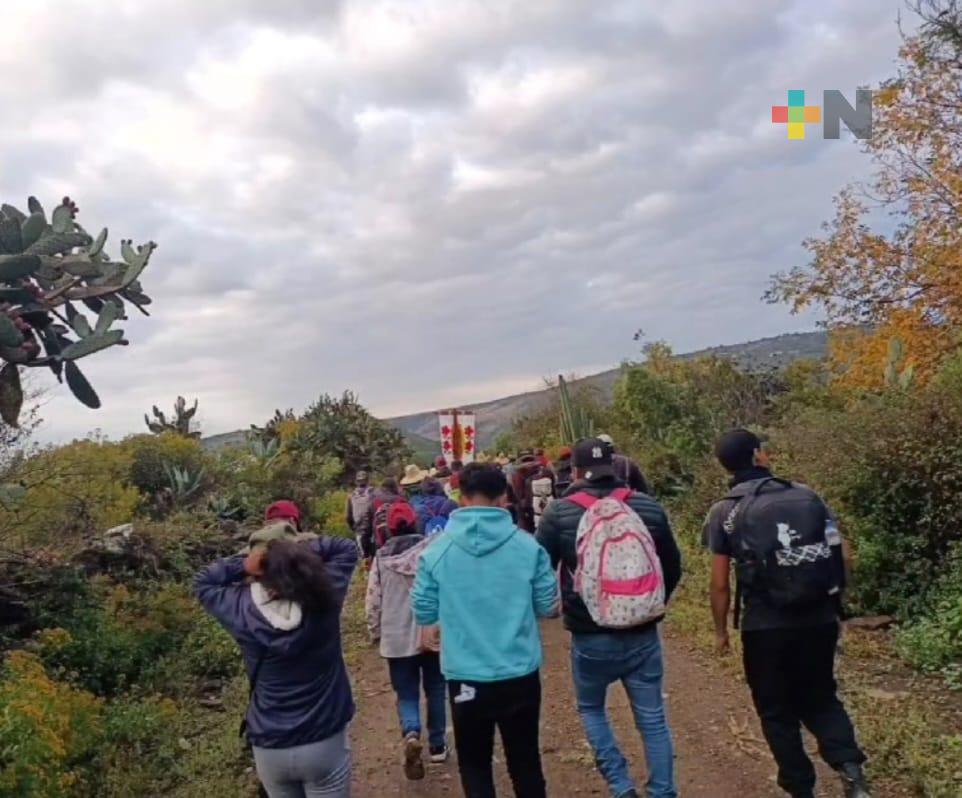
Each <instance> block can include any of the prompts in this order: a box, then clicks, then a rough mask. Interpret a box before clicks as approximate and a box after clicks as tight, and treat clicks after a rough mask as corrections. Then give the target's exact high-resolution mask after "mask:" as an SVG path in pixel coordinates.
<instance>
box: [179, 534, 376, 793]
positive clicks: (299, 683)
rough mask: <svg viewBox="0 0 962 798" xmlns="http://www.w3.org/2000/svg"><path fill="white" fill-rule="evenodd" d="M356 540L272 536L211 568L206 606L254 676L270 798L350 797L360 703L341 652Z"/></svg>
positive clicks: (252, 728)
mask: <svg viewBox="0 0 962 798" xmlns="http://www.w3.org/2000/svg"><path fill="white" fill-rule="evenodd" d="M357 558H358V551H357V545H356V544H355V542H354V541H353V540H347V539H342V538H318V539H317V540H312V541H310V542H309V543H295V542H293V541H289V540H272V541H270V542H268V543H267V544H266V545H265V546H263V547H258V548H255V549H254V550H253V551H252V552H251V553H250V554H249V555H248V556H247V557H246V558H245V557H241V556H237V557H228V558H227V559H224V560H219V561H217V562H215V563H214V564H213V565H209V566H208V567H207V568H205V569H204V570H202V571H201V572H200V573H199V574H198V575H197V577H196V579H195V581H194V592H195V593H196V595H197V598H198V599H199V600H200V602H201V604H203V606H204V609H206V610H207V612H209V613H210V614H211V615H213V616H214V617H215V618H216V619H217V620H218V621H219V622H220V623H221V625H223V626H224V628H225V629H227V631H228V632H230V634H231V636H232V637H233V638H234V639H235V640H236V641H237V643H238V645H239V646H240V648H241V652H242V653H243V655H244V663H245V666H246V669H247V674H248V678H249V679H250V682H251V700H250V705H249V706H248V709H247V717H246V727H247V737H248V739H249V740H250V743H251V745H252V746H253V749H254V761H255V764H256V766H257V775H258V776H259V777H260V780H261V783H262V784H263V785H264V788H265V789H266V790H267V794H268V795H269V796H270V798H319V797H320V796H325V798H347V797H348V796H349V795H350V789H351V756H350V749H349V747H348V740H347V725H348V723H349V722H350V720H351V718H352V717H353V716H354V701H353V698H352V696H351V686H350V683H349V681H348V676H347V669H346V668H345V666H344V657H343V653H342V651H341V622H340V615H341V606H342V605H343V602H344V597H345V595H346V593H347V588H348V584H349V583H350V580H351V575H352V574H353V572H354V568H355V566H356V565H357Z"/></svg>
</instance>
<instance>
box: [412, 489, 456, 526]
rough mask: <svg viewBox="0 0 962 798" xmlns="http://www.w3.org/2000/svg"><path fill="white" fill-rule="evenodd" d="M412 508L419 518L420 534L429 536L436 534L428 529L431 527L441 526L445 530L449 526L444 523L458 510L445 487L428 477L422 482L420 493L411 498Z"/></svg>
mask: <svg viewBox="0 0 962 798" xmlns="http://www.w3.org/2000/svg"><path fill="white" fill-rule="evenodd" d="M411 506H412V507H413V508H414V512H415V513H417V516H418V532H419V533H421V534H423V535H429V536H430V535H431V534H433V533H435V530H429V529H428V527H429V526H435V527H436V526H438V525H440V526H441V528H442V529H443V528H444V527H446V526H447V524H446V523H443V522H445V521H446V520H447V519H448V518H450V517H451V513H453V512H454V511H455V510H457V509H458V505H457V504H456V503H455V502H454V500H452V499H450V498H448V495H447V493H445V492H444V486H443V485H442V484H441V483H440V482H439V481H438V480H436V479H434V478H433V477H426V478H425V479H424V480H423V481H422V482H421V489H420V491H419V492H418V493H417V494H415V495H414V496H412V497H411Z"/></svg>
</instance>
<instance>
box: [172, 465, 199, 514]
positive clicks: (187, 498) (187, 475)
mask: <svg viewBox="0 0 962 798" xmlns="http://www.w3.org/2000/svg"><path fill="white" fill-rule="evenodd" d="M164 474H165V475H166V477H167V490H168V492H169V495H170V498H171V501H172V503H173V505H174V506H175V507H184V506H186V505H188V504H190V502H192V501H193V500H194V499H196V498H197V496H198V495H199V494H200V492H201V491H202V490H203V488H204V480H205V478H206V476H207V472H206V470H205V469H203V468H201V469H200V470H199V471H197V472H196V473H193V474H192V473H191V472H190V471H188V470H187V469H186V468H181V467H180V466H178V465H171V464H170V463H164Z"/></svg>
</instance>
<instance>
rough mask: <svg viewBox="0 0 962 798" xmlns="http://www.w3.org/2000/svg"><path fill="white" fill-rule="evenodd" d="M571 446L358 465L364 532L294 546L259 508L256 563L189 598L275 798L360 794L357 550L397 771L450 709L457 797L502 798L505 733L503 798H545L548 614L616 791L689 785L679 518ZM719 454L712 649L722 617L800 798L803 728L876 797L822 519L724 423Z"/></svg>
mask: <svg viewBox="0 0 962 798" xmlns="http://www.w3.org/2000/svg"><path fill="white" fill-rule="evenodd" d="M561 455H562V456H561V457H560V458H559V461H560V462H559V461H556V462H555V463H554V464H550V463H548V462H547V459H546V458H544V456H543V454H542V453H540V452H525V453H523V454H522V455H521V456H520V457H519V458H518V459H517V460H516V461H515V462H514V463H511V464H507V463H505V462H490V463H471V464H469V465H467V466H464V467H463V468H461V467H460V464H454V467H453V468H450V467H447V466H446V464H443V463H439V464H436V469H435V470H434V473H433V474H430V473H424V472H421V471H420V469H417V468H416V467H409V468H408V469H407V470H406V471H405V475H404V477H402V479H401V480H400V481H399V482H395V481H393V480H386V481H385V482H383V483H382V484H381V486H380V487H379V488H378V489H374V488H372V487H371V486H370V484H369V478H368V475H367V474H364V473H361V474H359V475H358V482H357V487H356V490H355V491H354V493H353V494H352V496H351V499H350V501H349V505H348V511H347V513H348V519H349V521H350V522H351V524H352V527H353V529H354V530H355V532H356V534H357V541H352V540H347V539H342V538H327V537H318V538H313V537H311V538H309V539H307V540H304V539H303V538H304V537H305V535H304V533H303V532H301V530H300V524H299V521H300V519H299V515H298V514H297V508H296V507H294V506H293V505H290V503H278V504H283V505H285V508H283V509H282V510H278V509H277V507H276V506H273V507H272V509H271V510H269V513H268V515H269V517H271V520H272V521H273V522H274V524H273V525H272V526H270V527H268V528H267V529H268V531H267V532H263V531H262V533H260V534H259V536H257V539H256V540H253V541H252V544H253V545H252V547H251V550H250V552H249V553H247V554H246V555H239V556H237V557H233V558H228V559H226V560H221V561H219V562H217V563H214V564H213V565H211V566H209V567H208V568H206V569H205V570H203V571H202V572H201V573H200V574H199V575H198V577H197V579H196V585H195V589H196V593H197V595H198V597H199V599H200V601H201V602H202V603H203V605H204V607H205V608H206V609H207V610H208V611H209V612H210V613H211V614H212V615H214V616H215V617H216V618H217V619H218V620H219V621H220V622H221V623H222V624H223V625H224V626H225V627H226V628H227V630H228V631H229V632H230V633H231V634H232V635H233V636H234V638H235V639H236V640H237V642H238V644H239V645H240V648H241V650H242V652H243V655H244V660H245V664H246V668H247V673H248V675H249V677H250V683H251V701H250V706H249V708H248V711H247V716H246V735H247V738H248V739H249V741H250V743H251V745H252V747H253V751H254V759H255V763H256V767H257V773H258V776H259V777H260V780H261V783H262V784H263V787H264V789H265V790H266V792H267V794H268V795H269V796H270V798H314V797H316V796H329V797H330V796H338V797H340V796H348V795H349V794H350V770H351V759H350V747H349V743H348V738H347V728H348V724H349V722H350V720H351V718H352V716H353V714H354V704H353V700H352V696H351V688H350V681H349V678H348V673H347V669H346V667H345V664H344V660H343V653H342V650H341V642H340V640H341V638H340V611H341V607H342V605H343V603H344V600H345V596H346V593H347V587H348V583H349V581H350V579H351V576H352V573H353V572H354V570H355V568H356V566H357V563H358V562H359V561H360V560H363V561H364V563H365V566H366V568H367V569H368V573H367V592H366V600H365V612H366V617H367V624H368V630H369V633H370V636H371V639H372V641H373V642H374V643H375V644H376V645H377V646H378V648H379V651H380V654H381V656H382V657H384V659H385V660H386V662H387V670H388V678H389V679H390V683H391V685H392V687H393V689H394V692H395V694H396V697H397V709H398V717H399V725H400V730H399V731H400V734H399V748H400V751H399V758H400V760H401V761H402V762H403V769H404V774H405V775H406V777H407V778H409V779H412V780H418V779H423V778H425V777H426V773H427V768H426V764H427V765H430V764H440V763H443V762H445V761H446V760H447V759H448V757H449V751H448V737H447V727H448V714H449V712H450V719H451V725H452V726H453V731H454V735H453V737H454V747H455V751H456V754H457V763H458V769H459V772H460V777H461V786H462V788H463V791H464V794H465V796H467V798H492V797H493V796H495V794H496V792H495V782H494V776H493V769H492V760H493V750H494V742H495V734H496V732H498V733H500V736H501V741H502V745H503V748H504V754H505V759H506V763H507V769H508V773H509V776H510V778H511V782H512V784H513V787H514V792H515V795H517V796H518V797H519V798H541V796H545V795H546V794H547V788H546V781H545V777H544V770H543V765H542V760H541V754H540V744H539V730H540V716H541V691H542V678H541V666H542V644H541V635H540V627H539V623H538V622H539V619H542V618H551V617H555V616H557V615H559V614H560V615H562V616H563V619H564V626H565V628H566V629H567V630H568V631H569V632H570V633H571V673H572V679H573V682H574V693H575V696H576V701H577V711H578V714H579V716H580V718H581V721H582V725H583V727H584V731H585V735H586V737H587V739H588V742H589V743H590V745H591V747H592V749H593V751H594V754H595V761H596V764H597V767H598V770H599V771H600V773H601V775H602V776H603V777H604V779H605V781H606V782H607V784H608V787H609V790H610V793H611V795H612V796H615V798H633V797H636V796H639V795H642V794H643V795H646V796H647V798H675V797H676V796H678V795H679V792H678V787H677V784H676V780H675V768H674V761H675V752H674V748H673V744H672V736H671V732H670V728H669V723H668V718H667V715H666V710H665V699H664V691H663V675H664V662H663V658H662V647H661V641H660V637H659V633H658V624H659V622H660V621H661V620H662V619H663V618H664V616H665V613H666V608H667V606H668V603H669V600H670V598H671V595H672V593H673V591H674V590H675V588H676V586H677V585H678V583H679V581H680V579H681V576H682V563H681V554H680V552H679V549H678V546H677V544H676V541H675V538H674V535H673V533H672V529H671V525H670V523H669V520H668V517H667V514H666V512H665V510H664V509H663V508H662V506H661V505H660V504H659V503H658V502H657V501H656V500H655V499H654V498H652V496H651V495H650V493H649V491H648V488H647V485H646V484H645V482H644V477H643V476H642V474H641V472H640V470H639V469H638V468H637V465H635V464H634V463H633V462H632V461H630V460H629V459H628V458H624V457H621V456H620V455H617V453H616V452H615V451H614V446H613V444H612V442H611V439H610V438H604V437H602V438H590V439H587V440H583V441H579V442H577V443H576V444H575V445H574V446H572V447H571V448H570V449H568V450H565V451H563V452H562V453H561ZM717 455H718V458H719V460H720V462H721V464H722V465H723V466H724V467H725V468H726V469H727V470H728V471H729V472H730V474H731V475H732V480H731V485H730V490H729V492H728V494H727V495H726V496H725V497H724V498H722V499H721V500H720V501H719V502H718V503H717V504H716V505H715V506H714V507H713V508H712V509H711V511H710V512H709V514H708V518H707V520H706V525H705V533H704V534H705V543H706V545H707V546H708V547H709V549H710V550H711V552H712V556H713V567H712V582H711V611H712V613H713V617H714V620H715V627H716V635H717V641H718V648H719V650H720V651H722V652H724V651H727V649H728V645H729V632H728V625H729V617H730V615H731V612H730V611H731V608H732V604H733V603H734V608H735V612H734V618H735V623H736V626H739V628H740V630H741V635H742V641H743V654H744V665H745V671H746V677H747V681H748V683H749V687H750V689H751V693H752V697H753V699H754V703H755V707H756V709H757V711H758V714H759V717H760V720H761V724H762V729H763V732H764V734H765V737H766V740H767V741H768V743H769V746H770V748H771V751H772V753H773V755H774V758H775V760H776V763H777V765H778V783H779V785H780V786H781V787H782V788H783V789H784V790H785V791H786V792H787V793H788V794H789V795H791V796H793V797H794V798H814V795H815V792H814V788H815V771H814V768H813V766H812V763H811V761H810V760H809V758H808V756H807V755H806V753H805V750H804V747H803V745H802V737H801V730H802V727H803V726H804V727H806V728H807V729H809V731H811V732H812V734H814V735H815V737H816V738H817V740H818V743H819V752H820V754H821V755H822V757H823V758H824V759H825V761H826V762H827V763H828V764H829V765H831V766H832V767H833V768H835V769H836V770H837V771H838V772H839V774H840V776H841V779H842V783H843V788H844V794H845V796H846V798H868V796H869V792H868V787H867V785H866V782H865V778H864V776H863V774H862V764H863V762H864V760H865V757H864V755H863V754H862V752H861V751H860V749H859V748H858V745H857V743H856V740H855V733H854V730H853V728H852V724H851V721H850V720H849V717H848V715H847V714H846V712H845V709H844V707H843V706H842V704H841V702H840V701H839V699H838V696H837V691H836V685H835V681H834V675H833V670H834V658H835V649H836V645H837V640H838V622H839V611H840V598H841V591H842V590H843V589H844V587H845V578H846V577H845V567H844V558H843V548H842V541H841V536H840V534H839V532H838V527H837V524H836V522H835V519H834V517H833V515H832V514H831V512H830V511H829V510H828V508H827V507H826V506H825V504H824V502H822V500H821V499H820V498H819V497H818V496H817V495H816V494H815V493H814V492H813V491H811V490H810V489H808V488H806V487H804V486H802V485H799V484H797V483H793V482H790V481H787V480H782V479H780V478H778V477H775V476H774V475H773V474H772V472H771V470H770V463H769V460H768V454H767V452H766V451H765V448H764V446H763V444H762V443H761V441H760V440H759V439H758V438H757V437H756V436H755V435H753V434H752V433H750V432H748V431H746V430H734V431H732V432H730V433H728V434H727V435H725V436H724V437H723V438H722V439H721V440H720V441H719V442H718V447H717ZM544 480H547V481H548V482H549V483H550V487H549V488H547V490H546V488H545V485H544V483H543V481H544ZM284 513H286V514H287V515H288V516H293V517H283V515H284ZM281 525H283V526H284V529H283V530H281V529H280V528H279V527H280V526H281ZM732 564H734V573H735V583H736V590H735V598H734V602H732V595H731V587H730V583H731V572H732ZM616 682H620V683H621V684H622V685H623V687H624V689H625V691H626V693H627V695H628V698H629V703H630V706H631V711H632V713H633V716H634V720H635V723H636V725H637V728H638V730H639V732H640V733H641V736H642V739H643V742H644V749H645V757H646V764H647V773H648V778H647V782H646V784H645V785H644V788H643V790H642V791H639V789H638V787H637V786H636V784H635V782H634V781H633V779H632V775H631V772H630V769H629V764H628V762H627V760H626V758H625V756H624V755H623V754H622V752H621V750H620V748H619V744H618V741H617V739H616V737H615V735H614V733H613V730H612V728H611V724H610V721H609V717H608V713H607V709H606V700H607V694H608V688H609V687H610V686H611V685H612V684H614V683H616ZM422 692H423V694H424V697H425V704H426V708H427V712H426V717H425V718H424V723H423V724H422V712H421V704H422ZM425 728H426V732H425ZM761 794H762V793H761V786H760V792H759V795H761Z"/></svg>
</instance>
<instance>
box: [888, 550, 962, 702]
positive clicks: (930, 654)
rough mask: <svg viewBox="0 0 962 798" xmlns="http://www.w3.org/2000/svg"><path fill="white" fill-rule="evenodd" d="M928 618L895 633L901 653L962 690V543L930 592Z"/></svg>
mask: <svg viewBox="0 0 962 798" xmlns="http://www.w3.org/2000/svg"><path fill="white" fill-rule="evenodd" d="M930 607H931V609H930V610H929V612H928V614H927V616H926V617H924V618H922V619H916V620H914V621H910V622H909V623H908V625H907V626H905V627H904V628H903V629H901V630H900V631H899V632H898V634H897V636H896V644H897V647H898V650H899V653H900V654H901V655H902V656H903V657H905V659H906V660H908V661H909V662H910V663H911V664H912V665H914V666H915V667H916V668H919V669H920V670H923V671H927V672H929V673H935V672H938V673H941V674H942V675H943V676H945V678H946V680H947V681H948V682H949V684H950V685H952V686H953V687H955V688H956V689H960V690H962V545H957V546H956V547H955V548H954V550H953V552H952V555H951V556H950V557H949V558H948V564H947V565H946V567H945V568H944V570H943V574H942V577H941V578H940V579H939V580H938V582H937V583H936V585H935V587H934V588H933V590H932V593H931V599H930Z"/></svg>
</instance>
